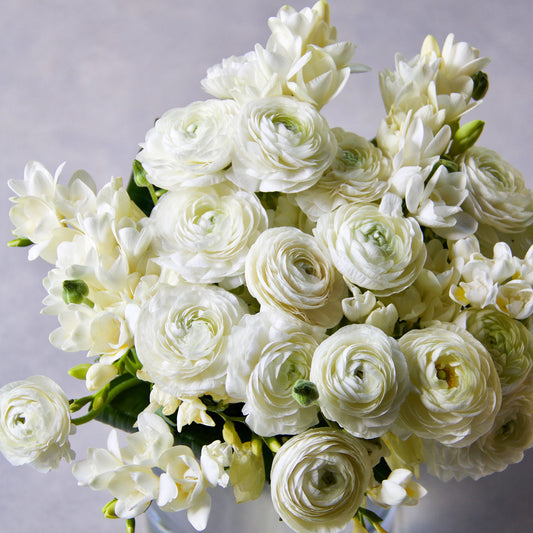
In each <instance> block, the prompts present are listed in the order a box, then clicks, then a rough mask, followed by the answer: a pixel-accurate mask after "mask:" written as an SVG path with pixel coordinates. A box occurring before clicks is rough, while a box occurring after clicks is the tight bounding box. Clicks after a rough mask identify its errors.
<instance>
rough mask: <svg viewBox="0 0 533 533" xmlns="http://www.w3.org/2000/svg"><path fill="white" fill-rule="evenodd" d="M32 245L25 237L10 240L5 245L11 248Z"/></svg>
mask: <svg viewBox="0 0 533 533" xmlns="http://www.w3.org/2000/svg"><path fill="white" fill-rule="evenodd" d="M32 244H33V242H32V241H30V239H26V238H25V237H17V238H16V239H12V240H10V241H9V242H8V243H7V245H8V246H10V247H11V248H23V247H25V246H31V245H32Z"/></svg>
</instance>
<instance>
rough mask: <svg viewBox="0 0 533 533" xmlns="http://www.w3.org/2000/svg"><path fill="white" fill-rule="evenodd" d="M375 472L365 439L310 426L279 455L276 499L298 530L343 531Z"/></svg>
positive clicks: (275, 465) (287, 521)
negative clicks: (364, 442)
mask: <svg viewBox="0 0 533 533" xmlns="http://www.w3.org/2000/svg"><path fill="white" fill-rule="evenodd" d="M371 473H372V468H371V465H370V460H369V457H368V452H367V450H366V448H365V446H364V445H363V444H362V441H360V440H358V439H356V438H355V437H353V436H352V435H350V434H349V433H347V432H345V431H342V430H337V429H331V428H318V429H310V430H308V431H306V432H304V433H300V434H299V435H297V436H296V437H293V438H292V439H290V440H289V441H287V442H286V443H285V444H284V445H283V446H282V447H281V449H280V450H279V452H278V453H277V454H276V456H275V457H274V462H273V464H272V471H271V494H272V503H273V504H274V508H275V509H276V512H277V513H278V514H279V516H280V518H281V519H282V520H283V522H285V524H287V525H288V526H289V527H290V528H291V529H293V530H294V531H296V532H298V533H307V532H309V531H314V532H316V533H334V532H337V531H341V530H342V529H343V528H344V527H346V526H347V525H348V524H349V522H350V520H352V518H353V517H354V516H355V513H356V512H357V509H358V508H359V506H360V505H361V504H362V503H363V498H364V494H365V491H366V490H367V488H368V484H369V482H370V477H371Z"/></svg>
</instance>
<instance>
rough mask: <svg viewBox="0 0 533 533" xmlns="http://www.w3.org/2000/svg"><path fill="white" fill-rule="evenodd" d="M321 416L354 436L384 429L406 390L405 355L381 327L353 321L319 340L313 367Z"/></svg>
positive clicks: (371, 435)
mask: <svg viewBox="0 0 533 533" xmlns="http://www.w3.org/2000/svg"><path fill="white" fill-rule="evenodd" d="M311 381H312V382H313V383H314V384H315V385H316V386H317V388H318V393H319V399H318V402H319V405H320V408H321V410H322V412H323V413H324V415H325V416H326V417H327V418H329V419H330V420H334V421H335V422H337V423H338V424H339V425H340V426H342V427H343V428H344V429H345V430H346V431H348V432H349V433H351V434H352V435H355V436H356V437H360V438H365V439H373V438H376V437H379V436H381V435H383V434H384V433H385V432H387V431H388V430H389V429H390V428H391V426H392V425H393V423H394V422H395V420H396V418H397V417H398V413H399V410H400V407H401V405H402V402H403V400H404V399H405V396H406V394H407V391H408V388H409V376H408V372H407V364H406V362H405V357H404V356H403V354H402V353H401V351H400V348H399V346H398V343H397V342H396V341H395V340H394V339H393V338H392V337H389V336H388V335H386V334H385V333H384V332H383V331H382V330H381V329H379V328H377V327H375V326H371V325H368V324H352V325H349V326H344V327H343V328H341V329H339V330H337V331H336V332H335V333H334V334H333V335H331V336H330V337H328V338H327V339H326V340H324V341H322V343H321V344H320V345H319V347H318V348H317V350H316V351H315V355H314V356H313V362H312V365H311Z"/></svg>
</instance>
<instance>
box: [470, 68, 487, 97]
mask: <svg viewBox="0 0 533 533" xmlns="http://www.w3.org/2000/svg"><path fill="white" fill-rule="evenodd" d="M472 80H473V82H474V88H473V89H472V98H473V99H474V100H481V98H483V97H484V96H485V95H486V94H487V91H488V90H489V77H488V76H487V74H485V72H482V71H481V70H480V71H479V72H476V73H475V74H474V75H473V76H472Z"/></svg>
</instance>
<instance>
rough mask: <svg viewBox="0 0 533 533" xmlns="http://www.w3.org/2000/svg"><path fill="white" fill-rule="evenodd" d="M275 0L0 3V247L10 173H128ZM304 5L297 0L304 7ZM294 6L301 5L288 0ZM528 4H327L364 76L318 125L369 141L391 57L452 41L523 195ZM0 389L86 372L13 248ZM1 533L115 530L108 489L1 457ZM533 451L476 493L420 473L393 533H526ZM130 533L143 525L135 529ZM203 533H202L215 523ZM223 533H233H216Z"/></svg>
mask: <svg viewBox="0 0 533 533" xmlns="http://www.w3.org/2000/svg"><path fill="white" fill-rule="evenodd" d="M281 3H282V1H281V0H224V1H220V0H194V1H193V0H189V1H184V0H151V1H148V0H145V1H135V0H91V1H86V0H63V1H61V0H2V2H1V10H0V13H1V15H0V49H1V50H2V54H1V56H0V146H1V155H2V156H1V157H0V176H1V179H2V181H3V185H2V187H0V194H1V197H2V199H1V209H2V216H1V217H0V228H1V239H0V241H2V242H6V241H8V240H9V239H10V238H11V233H10V232H11V225H10V222H9V219H8V210H9V206H10V204H9V201H8V198H9V196H11V193H10V191H9V190H8V187H7V185H6V184H5V183H6V182H7V180H8V179H10V178H16V179H21V178H22V175H23V169H24V165H25V163H26V161H28V160H32V159H34V160H37V161H40V162H42V163H43V164H44V165H45V166H46V167H47V168H48V169H49V170H50V171H51V172H52V173H53V172H54V170H55V169H56V167H57V166H58V165H59V164H60V163H61V162H63V161H67V165H66V167H65V170H64V179H67V178H68V177H69V176H70V175H71V174H72V172H73V171H75V170H76V169H78V168H85V169H86V170H87V171H89V172H90V173H91V175H92V176H93V177H94V178H95V180H96V181H97V183H98V185H99V186H102V185H103V184H104V183H105V182H107V181H108V180H109V178H110V177H111V176H124V177H125V178H127V176H128V175H129V171H130V164H131V160H132V159H133V158H134V156H135V154H136V152H137V145H138V143H139V142H141V141H142V140H143V139H144V135H145V133H146V131H147V130H148V129H149V128H150V127H151V125H152V124H153V120H154V119H155V118H156V117H157V116H159V115H161V113H162V112H164V111H165V110H167V109H169V108H171V107H178V106H184V105H187V104H188V103H190V102H192V101H193V100H198V99H203V98H205V97H206V96H205V95H204V94H203V92H202V90H201V88H200V80H201V79H202V77H203V76H204V74H205V71H206V69H207V68H208V67H209V66H211V65H213V64H215V63H217V62H219V61H220V60H221V59H222V58H223V57H227V56H229V55H240V54H242V53H244V52H247V51H248V50H251V49H252V47H253V45H254V44H255V43H256V42H259V43H262V44H264V43H265V42H266V38H267V36H268V29H267V25H266V21H267V18H268V16H271V15H274V14H275V13H276V11H277V10H278V8H279V7H280V6H281ZM310 3H311V2H309V5H310ZM292 5H293V6H294V7H296V8H298V9H300V8H302V7H304V6H305V5H308V4H307V3H306V2H303V1H301V0H294V1H293V3H292ZM531 6H532V4H531V1H530V0H522V1H518V0H516V1H512V0H509V1H506V2H503V1H502V2H497V1H490V0H485V1H482V0H475V1H474V0H471V1H469V2H465V1H460V0H440V1H433V0H430V1H423V0H406V1H399V0H396V1H394V0H383V1H381V2H376V1H371V0H332V1H331V13H332V21H333V24H334V25H336V26H337V28H338V33H339V37H340V38H341V39H343V40H353V41H355V42H356V43H357V44H358V49H357V52H356V57H355V60H356V61H359V62H362V63H365V64H368V65H370V66H372V68H373V71H372V72H371V73H369V74H361V75H357V76H353V77H352V79H351V80H350V82H349V84H348V86H347V87H346V89H345V91H344V92H343V94H342V95H341V96H340V97H339V98H338V99H337V100H335V101H334V102H332V103H330V104H329V105H328V106H326V108H324V114H325V115H326V117H327V118H328V120H329V122H330V125H331V126H342V127H344V128H346V129H349V130H351V131H354V132H356V133H359V134H361V135H364V136H367V137H372V136H373V135H374V134H375V131H376V128H377V126H378V123H379V120H380V118H381V117H382V116H383V106H382V103H381V100H380V96H379V90H378V83H377V73H378V71H379V70H383V69H384V68H393V66H394V60H393V58H394V54H395V52H402V53H403V54H404V55H406V56H407V57H412V56H414V55H415V54H416V53H417V52H418V50H419V47H420V45H421V42H422V40H423V38H424V36H425V35H426V34H427V33H432V34H434V35H435V36H436V37H437V40H438V41H439V43H442V42H443V39H444V37H445V36H446V35H447V34H448V33H449V32H453V33H455V35H456V38H457V39H458V40H466V41H468V42H470V43H471V44H473V45H474V46H477V47H478V48H480V49H481V51H482V54H483V55H486V56H489V57H491V58H492V60H493V61H492V63H491V64H490V65H489V67H487V69H486V71H487V72H488V73H489V76H490V81H491V89H490V91H489V94H488V96H487V98H486V100H485V104H484V105H483V106H481V108H480V109H479V110H477V111H476V112H475V113H474V114H471V118H482V119H484V120H486V121H487V126H486V129H485V132H484V133H483V136H482V139H481V141H480V144H483V145H485V146H488V147H490V148H493V149H495V150H497V151H499V152H500V153H501V154H502V156H503V157H505V158H506V159H508V160H510V161H511V162H512V163H513V164H514V165H515V166H516V167H517V168H519V169H521V170H522V172H524V174H525V176H526V179H527V180H528V183H529V184H530V186H533V177H532V176H531V173H530V170H529V165H528V163H529V160H530V158H531V140H530V132H531V127H530V124H531V121H532V119H533V116H532V106H531V104H532V101H531V84H532V82H533V75H532V69H531V67H532V64H531V52H530V48H529V43H530V41H531V40H530V36H531V23H532V14H533V8H532V7H531ZM0 254H1V256H0V264H1V265H2V275H3V278H2V279H3V282H2V283H1V284H0V290H1V294H0V302H2V303H1V305H2V320H1V321H0V328H1V330H0V335H1V337H0V339H1V345H0V346H1V347H0V384H5V383H7V382H9V381H13V380H17V379H23V378H25V377H27V376H30V375H33V374H46V375H49V376H50V377H52V378H53V379H55V380H56V381H58V382H59V383H60V384H61V385H62V386H63V388H64V389H65V390H66V392H67V394H68V395H76V394H80V395H81V394H83V388H82V387H80V384H79V383H76V382H74V380H72V379H71V378H69V377H68V376H66V374H65V372H66V370H67V369H68V368H70V367H71V366H73V365H75V364H78V363H80V362H83V355H82V354H65V353H61V352H59V351H57V350H55V349H54V348H53V347H52V346H51V345H50V344H49V342H48V334H49V332H50V331H51V330H52V329H54V328H55V327H56V319H55V317H52V318H50V317H44V316H41V315H39V311H40V309H41V300H42V298H43V297H44V296H45V292H44V289H43V288H42V285H41V280H42V279H43V278H44V276H45V275H46V272H47V270H48V265H47V264H46V263H44V262H43V261H40V260H37V261H35V262H32V263H29V262H28V261H27V260H26V251H25V250H13V249H7V248H6V247H5V246H0ZM106 435H107V428H104V427H102V426H99V425H98V424H93V425H90V426H89V427H88V428H81V430H79V431H78V434H77V435H76V436H75V437H74V438H73V439H72V442H73V445H74V447H75V449H76V450H77V451H78V457H79V458H83V457H85V450H86V448H87V447H88V446H103V445H105V438H106ZM0 480H1V483H0V533H4V532H5V533H29V532H35V531H40V532H41V533H48V532H52V531H54V532H58V531H59V532H63V531H65V532H68V533H88V532H95V531H98V532H100V533H106V532H118V531H123V528H124V525H123V524H122V522H121V521H110V520H105V519H104V518H103V517H102V515H101V514H100V512H99V510H100V507H101V506H102V505H103V504H104V503H105V502H106V500H107V499H108V497H107V494H104V493H103V492H102V493H96V492H92V491H91V490H89V489H87V488H78V487H77V486H76V482H75V480H74V478H73V477H72V476H71V474H70V468H69V467H68V465H64V466H63V467H62V468H60V470H59V471H58V472H52V473H50V474H48V475H43V474H40V473H38V472H36V471H34V470H33V469H32V468H29V467H18V468H15V467H11V466H10V465H9V464H8V463H7V462H6V461H5V460H3V458H0ZM532 480H533V453H531V454H530V455H529V456H528V457H526V459H525V460H524V461H523V462H522V463H521V464H520V465H515V466H512V467H510V468H508V469H507V471H506V472H505V473H503V474H501V475H496V476H492V477H489V478H486V479H484V480H482V481H479V482H477V483H475V482H462V483H459V484H458V483H448V484H442V483H440V482H438V481H436V480H430V479H426V478H424V480H423V481H424V484H425V486H426V487H427V488H428V489H429V490H430V494H429V495H428V496H427V497H426V499H425V500H423V502H422V503H421V504H420V505H419V506H418V507H417V508H416V509H414V510H408V512H405V513H403V515H402V520H403V522H404V529H402V531H403V532H407V531H408V532H410V533H418V532H431V533H445V532H446V533H447V532H450V531H454V532H455V533H463V532H469V533H477V532H481V531H489V532H493V531H494V532H507V531H532V530H533V510H532V509H531V507H530V499H531V482H532ZM138 529H139V531H140V532H141V533H142V532H143V531H144V528H143V527H142V525H140V526H139V528H138ZM207 531H215V528H214V526H213V525H211V526H209V527H208V530H207ZM224 533H232V532H224Z"/></svg>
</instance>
